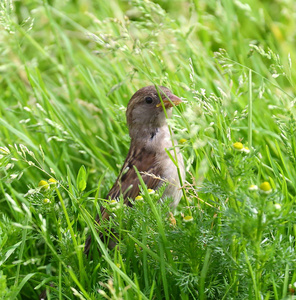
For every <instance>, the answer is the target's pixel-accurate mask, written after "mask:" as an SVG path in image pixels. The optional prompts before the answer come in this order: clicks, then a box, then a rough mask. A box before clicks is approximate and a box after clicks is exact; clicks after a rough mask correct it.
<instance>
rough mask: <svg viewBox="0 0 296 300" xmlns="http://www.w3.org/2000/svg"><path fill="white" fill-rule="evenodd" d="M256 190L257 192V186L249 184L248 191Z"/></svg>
mask: <svg viewBox="0 0 296 300" xmlns="http://www.w3.org/2000/svg"><path fill="white" fill-rule="evenodd" d="M256 190H258V186H257V185H255V184H251V185H250V186H249V191H256Z"/></svg>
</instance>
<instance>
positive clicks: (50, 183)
mask: <svg viewBox="0 0 296 300" xmlns="http://www.w3.org/2000/svg"><path fill="white" fill-rule="evenodd" d="M48 183H49V185H50V186H51V187H55V186H57V183H58V182H57V181H56V180H55V179H54V178H49V179H48Z"/></svg>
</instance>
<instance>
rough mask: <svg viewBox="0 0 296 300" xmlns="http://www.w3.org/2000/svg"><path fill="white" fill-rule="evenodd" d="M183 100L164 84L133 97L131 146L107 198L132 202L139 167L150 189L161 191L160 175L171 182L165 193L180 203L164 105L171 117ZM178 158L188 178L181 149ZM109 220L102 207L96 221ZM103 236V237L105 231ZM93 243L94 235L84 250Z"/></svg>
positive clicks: (129, 110)
mask: <svg viewBox="0 0 296 300" xmlns="http://www.w3.org/2000/svg"><path fill="white" fill-rule="evenodd" d="M159 93H160V96H161V98H162V101H161V100H160V98H159ZM181 102H182V101H181V99H180V98H178V97H177V96H175V95H174V94H173V93H172V92H171V91H170V90H169V89H168V88H166V87H163V86H160V87H159V89H158V91H157V89H156V88H155V87H154V86H146V87H144V88H142V89H140V90H138V91H137V92H136V93H135V94H134V95H133V96H132V98H131V100H130V101H129V103H128V106H127V111H126V118H127V124H128V128H129V134H130V137H131V144H130V149H129V152H128V154H127V157H126V159H125V162H124V164H123V166H122V169H121V171H120V174H119V176H118V178H117V180H116V182H115V184H114V185H113V187H112V188H111V190H110V192H109V193H108V195H107V197H106V198H107V199H116V198H118V197H119V196H120V195H121V194H122V196H123V198H124V203H125V204H126V205H130V202H129V200H128V199H129V198H131V199H134V198H135V197H136V196H138V194H139V192H140V189H139V185H140V182H139V179H138V176H137V174H136V172H135V170H134V166H135V167H136V168H137V169H138V171H139V172H140V174H142V175H141V176H142V178H143V181H144V182H145V184H146V185H147V188H149V189H154V190H157V189H158V188H159V187H160V186H161V185H162V184H163V180H160V179H158V178H156V177H161V178H162V179H165V180H166V181H168V182H170V184H169V185H168V186H167V187H166V189H165V192H164V196H165V197H172V198H173V202H172V204H171V206H172V207H176V206H177V205H178V203H179V201H180V198H181V190H180V183H179V178H178V172H177V168H176V166H175V165H174V163H173V162H172V160H171V159H170V158H169V156H168V154H167V153H166V149H167V148H170V147H172V141H171V137H170V132H169V128H168V126H167V123H166V117H165V113H164V110H163V105H164V107H165V110H166V112H167V115H168V116H171V113H172V107H173V106H174V105H179V104H180V103H181ZM172 154H173V153H172ZM173 156H174V155H173ZM177 159H178V164H179V167H180V171H181V176H182V178H184V175H185V169H184V163H183V158H182V156H181V154H180V153H179V152H178V154H177ZM108 219H109V214H108V212H107V211H106V210H105V209H104V208H102V209H101V216H97V218H96V222H98V223H100V222H101V221H103V220H108ZM100 236H101V237H102V234H101V235H100ZM90 245H91V236H89V237H88V238H87V240H86V243H85V249H84V252H85V253H87V254H88V252H89V250H90Z"/></svg>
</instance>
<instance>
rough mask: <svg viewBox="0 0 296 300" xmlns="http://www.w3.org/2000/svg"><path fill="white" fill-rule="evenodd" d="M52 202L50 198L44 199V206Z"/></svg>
mask: <svg viewBox="0 0 296 300" xmlns="http://www.w3.org/2000/svg"><path fill="white" fill-rule="evenodd" d="M50 202H51V201H50V200H49V199H48V198H45V199H43V203H44V204H49V203H50Z"/></svg>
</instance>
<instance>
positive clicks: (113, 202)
mask: <svg viewBox="0 0 296 300" xmlns="http://www.w3.org/2000/svg"><path fill="white" fill-rule="evenodd" d="M117 203H118V202H117V201H116V200H115V199H112V200H110V205H116V204H117Z"/></svg>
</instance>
